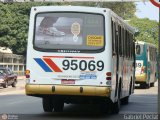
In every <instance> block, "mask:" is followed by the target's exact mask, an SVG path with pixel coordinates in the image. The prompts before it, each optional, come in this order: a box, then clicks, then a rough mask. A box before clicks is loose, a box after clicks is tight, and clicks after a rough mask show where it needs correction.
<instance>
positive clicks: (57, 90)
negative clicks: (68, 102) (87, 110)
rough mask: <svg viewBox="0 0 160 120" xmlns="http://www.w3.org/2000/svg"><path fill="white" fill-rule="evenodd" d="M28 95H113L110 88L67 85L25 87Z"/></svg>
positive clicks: (27, 85) (29, 85)
mask: <svg viewBox="0 0 160 120" xmlns="http://www.w3.org/2000/svg"><path fill="white" fill-rule="evenodd" d="M25 92H26V95H32V96H34V95H83V96H105V97H109V96H110V94H111V88H110V87H95V86H65V85H33V84H32V85H31V84H26V86H25Z"/></svg>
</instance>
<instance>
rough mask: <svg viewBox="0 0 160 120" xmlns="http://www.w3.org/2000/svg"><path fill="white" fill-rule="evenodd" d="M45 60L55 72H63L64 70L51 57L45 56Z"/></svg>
mask: <svg viewBox="0 0 160 120" xmlns="http://www.w3.org/2000/svg"><path fill="white" fill-rule="evenodd" d="M43 60H44V61H45V62H46V63H47V64H48V65H49V67H50V68H52V70H54V71H55V72H62V70H61V69H60V68H59V67H58V66H57V65H56V64H55V63H54V62H53V61H52V60H51V59H50V58H43Z"/></svg>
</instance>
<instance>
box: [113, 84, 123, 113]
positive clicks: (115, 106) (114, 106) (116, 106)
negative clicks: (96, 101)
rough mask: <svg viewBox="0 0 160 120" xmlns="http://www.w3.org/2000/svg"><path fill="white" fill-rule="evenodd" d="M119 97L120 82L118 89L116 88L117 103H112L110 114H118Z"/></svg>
mask: <svg viewBox="0 0 160 120" xmlns="http://www.w3.org/2000/svg"><path fill="white" fill-rule="evenodd" d="M120 95H121V82H120V84H119V88H118V99H117V102H115V103H113V107H112V113H113V114H118V113H119V110H120V107H121V100H120Z"/></svg>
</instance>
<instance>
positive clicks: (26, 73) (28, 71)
mask: <svg viewBox="0 0 160 120" xmlns="http://www.w3.org/2000/svg"><path fill="white" fill-rule="evenodd" d="M25 75H26V78H30V70H26V71H25Z"/></svg>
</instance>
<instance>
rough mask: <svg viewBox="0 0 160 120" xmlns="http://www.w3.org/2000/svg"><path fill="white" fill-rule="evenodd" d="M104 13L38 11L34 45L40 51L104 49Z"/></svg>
mask: <svg viewBox="0 0 160 120" xmlns="http://www.w3.org/2000/svg"><path fill="white" fill-rule="evenodd" d="M104 33H105V32H104V16H103V15H101V14H87V13H39V14H37V15H36V20H35V35H34V47H35V48H38V49H40V50H63V49H67V50H70V49H73V50H82V51H83V50H90V51H92V50H93V51H97V50H100V49H102V48H104V39H105V38H104V37H105V36H104Z"/></svg>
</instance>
